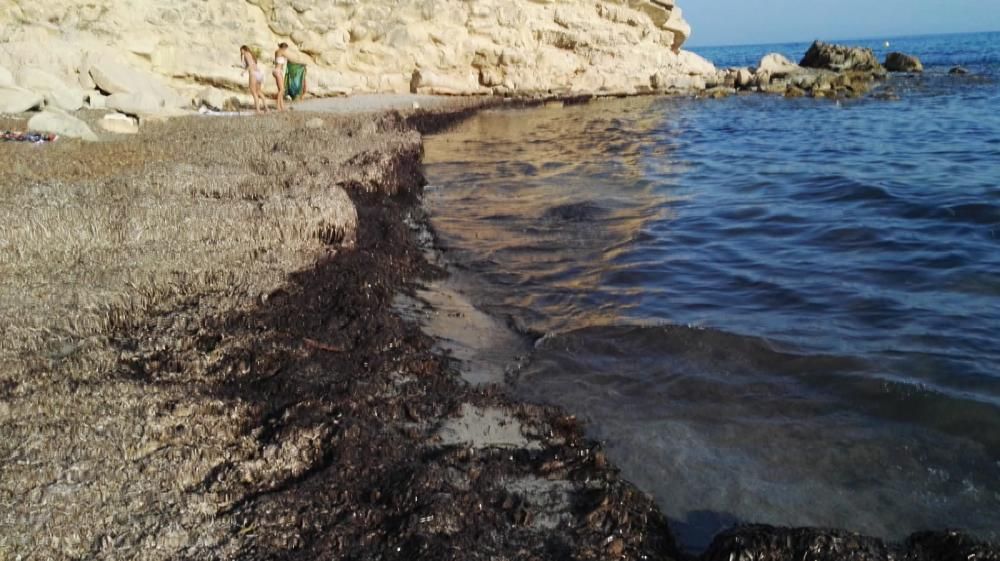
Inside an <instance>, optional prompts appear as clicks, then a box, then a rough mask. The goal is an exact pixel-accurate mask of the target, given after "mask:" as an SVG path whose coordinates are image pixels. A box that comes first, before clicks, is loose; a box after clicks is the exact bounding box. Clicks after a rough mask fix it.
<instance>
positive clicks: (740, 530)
mask: <svg viewBox="0 0 1000 561" xmlns="http://www.w3.org/2000/svg"><path fill="white" fill-rule="evenodd" d="M733 559H766V560H783V559H809V560H810V561H890V560H906V561H952V560H954V561H960V560H961V561H973V560H974V561H998V560H1000V549H998V548H997V547H996V546H995V545H991V544H988V543H986V542H982V541H979V540H976V539H974V538H972V537H970V536H968V535H966V534H963V533H961V532H954V531H943V532H918V533H916V534H913V535H911V536H910V537H909V538H908V539H907V540H906V541H905V542H904V543H902V544H899V545H890V544H886V543H885V542H883V541H882V540H880V539H877V538H872V537H868V536H863V535H861V534H856V533H853V532H847V531H844V530H831V529H823V528H778V527H774V526H767V525H764V524H753V525H747V526H739V527H736V528H732V529H730V530H727V531H725V532H722V533H721V534H719V535H718V536H716V537H715V539H714V540H713V541H712V544H711V545H710V546H709V548H708V550H707V551H705V553H704V554H702V556H701V557H700V561H730V560H733Z"/></svg>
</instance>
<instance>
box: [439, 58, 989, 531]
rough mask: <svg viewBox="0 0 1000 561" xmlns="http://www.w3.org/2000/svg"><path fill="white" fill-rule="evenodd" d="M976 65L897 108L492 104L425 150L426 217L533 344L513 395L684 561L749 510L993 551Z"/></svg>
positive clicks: (982, 127)
mask: <svg viewBox="0 0 1000 561" xmlns="http://www.w3.org/2000/svg"><path fill="white" fill-rule="evenodd" d="M994 43H995V44H1000V43H997V42H994ZM935 48H936V47H935ZM991 56H992V55H991ZM931 60H932V61H933V59H931ZM982 60H983V61H985V62H981V63H979V66H976V67H975V68H976V69H977V70H976V72H978V73H979V74H980V78H979V80H978V81H976V82H968V81H959V82H956V81H954V79H953V78H949V77H948V76H947V74H946V70H945V71H942V70H941V69H940V68H937V67H935V66H934V64H931V65H930V68H929V71H928V75H927V76H925V77H923V78H919V79H915V78H902V79H900V80H897V81H896V82H893V83H892V84H891V85H892V87H895V88H897V90H898V91H901V92H905V95H904V96H903V99H902V100H901V101H899V102H883V101H875V100H863V101H857V102H851V103H842V104H840V105H838V104H835V103H832V102H828V101H817V100H809V99H804V100H793V101H788V100H783V99H780V98H767V97H738V98H731V99H727V100H722V101H697V100H669V99H654V98H643V99H631V100H618V101H608V102H601V103H597V104H591V105H586V106H580V107H567V108H564V109H553V108H540V109H535V110H527V111H518V112H515V111H492V112H486V113H483V114H481V115H479V116H477V117H475V118H473V119H472V120H471V121H469V122H468V123H466V124H464V125H462V126H460V127H459V128H458V129H457V130H455V131H452V132H450V133H448V134H444V135H440V136H437V137H433V138H431V139H429V140H428V143H427V160H428V170H427V172H428V176H429V178H430V180H431V182H432V184H433V186H432V187H431V188H430V189H429V191H428V196H427V204H428V206H429V207H430V209H431V211H432V214H433V222H434V225H435V227H436V228H437V230H438V232H439V234H440V237H441V240H442V243H443V244H444V245H445V246H446V247H447V248H448V253H449V255H450V256H451V258H452V259H453V260H455V261H456V262H458V263H459V264H460V266H462V267H464V268H467V269H469V270H470V271H472V272H473V273H474V274H475V275H476V276H477V277H478V278H480V279H482V281H483V282H482V286H481V287H479V288H477V293H476V294H474V295H473V296H474V298H475V299H476V300H478V301H479V302H481V304H482V305H483V306H484V307H485V308H486V309H487V310H489V311H491V312H493V313H495V314H497V315H499V316H502V317H504V318H509V319H511V320H512V321H513V322H514V323H515V324H517V325H519V326H521V327H522V328H524V329H525V330H526V331H528V332H531V333H536V334H538V335H543V334H544V335H545V337H544V338H542V339H541V340H540V342H539V343H538V345H537V348H536V349H535V351H534V352H533V354H532V356H531V359H530V361H529V362H528V364H527V366H525V367H524V369H523V371H522V372H521V374H520V377H519V380H518V382H517V388H518V391H519V392H521V393H522V394H523V395H525V396H528V397H531V398H535V399H542V400H546V401H553V402H557V403H560V404H562V405H564V406H566V407H567V408H569V409H570V410H572V411H573V412H574V413H576V414H578V415H581V416H583V417H584V418H586V419H587V420H588V421H589V423H590V425H589V426H590V429H591V431H592V433H593V434H594V435H595V436H597V437H599V438H602V439H606V440H607V443H608V446H609V448H610V450H611V452H612V454H613V456H614V458H615V459H616V460H617V461H618V463H619V465H621V466H622V467H623V470H624V471H625V473H626V475H627V476H628V477H630V478H631V479H632V480H633V481H635V482H636V483H638V484H639V486H640V487H642V488H643V489H645V490H648V491H650V492H652V493H653V494H654V495H655V496H656V497H657V499H658V501H659V504H660V505H661V506H662V508H663V509H664V511H665V512H666V513H667V514H668V515H669V516H670V517H671V518H672V520H673V523H674V526H675V529H677V530H678V533H679V534H680V536H681V539H682V541H683V542H684V543H685V544H686V545H688V546H689V547H692V548H698V547H700V546H703V545H705V543H706V542H707V540H708V539H709V538H710V536H711V534H712V533H713V532H714V531H716V530H718V529H719V528H721V527H724V526H726V525H728V524H732V523H734V522H736V521H755V522H769V523H776V524H792V525H802V524H810V525H820V526H840V527H846V528H849V529H853V530H858V531H863V532H867V533H872V534H877V535H882V536H885V537H889V538H900V537H903V536H904V535H905V534H907V533H909V532H912V531H915V530H919V529H923V528H928V527H955V526H957V527H964V528H968V529H970V530H972V531H975V532H978V533H979V534H981V535H983V536H985V537H988V538H993V539H996V538H998V537H1000V536H998V535H997V531H998V530H997V529H998V528H1000V375H998V371H997V366H998V365H1000V343H998V338H997V336H996V329H997V326H1000V247H998V246H1000V240H998V236H997V234H998V230H1000V187H998V185H997V179H998V178H1000V158H997V153H996V146H997V145H998V139H1000V114H998V113H997V112H996V111H995V109H994V108H995V107H996V106H997V102H998V101H1000V95H998V89H997V88H996V84H995V81H994V78H995V76H996V73H995V67H996V66H995V65H996V61H997V57H996V56H994V57H993V58H992V59H991V58H989V56H985V55H984V56H983V57H982ZM990 61H992V62H990ZM925 62H927V61H925ZM991 65H992V66H991ZM991 69H992V70H991ZM991 72H992V73H991ZM948 80H952V81H948Z"/></svg>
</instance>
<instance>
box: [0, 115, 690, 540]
mask: <svg viewBox="0 0 1000 561" xmlns="http://www.w3.org/2000/svg"><path fill="white" fill-rule="evenodd" d="M464 110H465V109H462V110H458V111H457V112H454V113H449V112H448V111H442V112H440V113H437V114H428V113H416V114H410V115H408V116H405V117H404V116H401V115H399V114H398V113H389V114H379V115H375V116H365V117H354V116H347V117H334V116H330V115H322V116H317V115H315V114H311V115H305V114H301V115H300V114H290V115H271V116H265V117H258V118H221V117H220V118H214V117H189V118H184V119H175V120H171V121H168V122H165V123H161V124H154V125H149V126H148V127H147V128H146V130H144V131H143V133H142V134H141V135H140V136H139V137H137V138H130V139H129V140H127V141H108V142H99V143H82V142H73V141H60V142H57V143H55V144H52V145H47V146H44V145H43V146H29V145H25V146H20V145H19V146H4V147H3V148H4V150H9V151H10V154H11V156H12V159H11V161H14V162H17V164H16V166H15V167H14V169H13V172H14V173H11V174H7V175H5V183H4V185H3V188H4V191H5V196H4V201H5V208H4V213H5V214H7V218H6V220H5V229H4V231H3V234H4V235H3V240H4V244H5V245H4V261H3V267H4V269H5V270H4V274H3V278H4V284H3V287H2V288H3V292H2V297H3V303H4V314H5V315H6V316H8V317H11V318H15V320H14V322H13V323H11V324H8V325H7V326H5V328H4V334H3V335H4V341H5V346H4V349H3V350H4V353H3V369H2V384H0V388H2V394H0V399H2V401H0V403H2V408H0V413H2V416H0V422H2V425H0V426H2V431H3V438H2V439H0V441H2V443H3V444H2V450H0V456H2V457H3V458H4V465H5V470H4V476H3V478H2V480H0V497H2V501H3V503H4V504H5V505H7V508H6V512H5V514H4V516H3V518H2V519H0V552H2V554H3V556H4V557H10V558H16V557H17V556H31V557H34V556H38V557H55V558H68V557H76V558H80V557H82V558H93V557H99V558H104V559H130V558H142V559H176V558H192V559H193V558H199V559H204V558H231V559H273V558H316V557H319V556H328V557H333V558H344V557H351V558H400V559H412V558H455V559H473V558H484V559H485V558H491V557H492V556H493V555H494V554H497V553H502V554H505V555H507V554H516V555H517V556H518V557H520V558H547V557H548V556H549V555H550V554H551V552H554V551H558V552H561V553H560V555H562V554H565V555H572V556H573V557H576V558H602V557H603V556H605V555H606V554H607V552H609V551H610V552H613V553H616V554H618V555H621V554H624V553H629V554H630V555H633V554H634V555H640V554H641V555H647V556H652V557H658V558H661V557H664V556H669V555H671V554H672V552H673V543H672V541H671V538H670V534H669V531H668V530H667V529H666V525H665V520H664V518H663V517H662V515H660V514H659V513H658V512H657V511H656V510H655V509H654V508H653V507H652V504H651V501H650V499H649V498H648V497H647V496H645V495H644V494H642V493H641V492H639V491H638V490H636V489H635V488H634V487H632V486H631V485H629V484H628V483H626V482H624V481H623V480H621V479H620V478H619V477H618V476H617V475H616V472H615V470H614V469H613V467H611V466H610V465H609V463H608V462H607V459H606V457H605V456H604V454H603V452H602V451H601V450H600V447H599V446H597V445H596V444H595V443H593V442H590V441H587V440H586V439H584V438H583V436H582V432H581V431H580V428H579V426H578V423H577V422H576V421H575V420H574V419H573V418H572V417H569V416H567V415H565V414H564V413H562V412H561V411H559V410H558V409H555V408H550V407H544V406H536V405H526V404H522V403H518V402H516V401H513V400H511V399H510V398H509V397H508V396H506V395H505V393H504V392H503V391H502V390H501V389H498V388H497V387H484V388H475V387H472V386H469V385H468V384H466V383H464V382H463V381H462V379H461V377H460V376H459V374H458V373H457V371H456V369H455V368H454V367H453V366H449V361H448V360H447V359H446V358H445V357H444V356H443V355H442V354H441V353H440V352H439V351H435V350H433V349H432V347H433V345H434V342H433V341H432V340H431V339H430V338H429V337H428V336H427V335H425V334H423V333H422V332H421V331H420V330H419V328H418V327H417V324H416V323H415V322H412V321H411V322H406V321H403V320H402V319H401V317H400V313H399V312H398V311H396V309H395V308H394V307H393V302H394V298H395V295H396V293H397V292H411V293H412V292H413V291H414V290H415V288H416V287H417V286H418V284H419V283H421V282H424V281H428V280H430V279H433V278H436V277H439V276H441V274H442V272H441V269H440V267H438V266H435V265H433V264H431V263H429V262H428V261H427V260H426V259H425V257H424V255H425V250H426V248H422V247H420V246H419V244H418V242H417V241H416V236H415V233H414V230H413V229H412V227H411V226H412V225H415V224H419V223H421V222H422V221H423V218H422V211H421V209H420V207H419V205H418V204H417V201H418V200H419V193H420V190H421V188H422V187H423V179H422V177H423V176H422V175H421V172H420V155H421V143H420V137H419V134H418V131H417V130H416V128H415V127H421V128H423V129H426V130H431V129H435V128H439V127H441V126H443V125H444V124H447V122H449V121H450V120H453V119H456V118H460V117H461V116H462V115H463V114H464V113H463V111H464ZM316 118H320V119H323V120H324V121H325V122H324V124H323V126H321V127H316V126H315V122H314V124H313V128H310V127H307V126H306V122H307V121H309V120H310V119H316ZM408 123H413V124H408ZM556 527H560V528H562V527H565V528H566V530H560V531H559V532H553V529H554V528H556Z"/></svg>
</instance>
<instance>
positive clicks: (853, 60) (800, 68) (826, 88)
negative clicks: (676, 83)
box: [703, 41, 886, 99]
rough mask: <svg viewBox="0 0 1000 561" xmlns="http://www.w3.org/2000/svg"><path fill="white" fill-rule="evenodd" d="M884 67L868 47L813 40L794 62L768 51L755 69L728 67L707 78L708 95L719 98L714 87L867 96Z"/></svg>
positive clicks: (838, 96)
mask: <svg viewBox="0 0 1000 561" xmlns="http://www.w3.org/2000/svg"><path fill="white" fill-rule="evenodd" d="M885 74H886V72H885V69H884V68H882V65H881V64H879V62H878V59H876V58H875V54H874V52H873V51H872V50H871V49H862V48H856V47H844V46H841V45H828V44H826V43H821V42H819V41H817V42H815V43H813V45H812V46H811V47H810V48H809V52H807V53H806V56H805V57H804V58H803V59H802V64H801V65H799V64H795V63H794V62H792V61H790V60H788V59H787V58H785V57H784V56H782V55H780V54H777V53H772V54H769V55H767V56H765V57H764V58H762V59H761V60H760V63H759V64H758V65H757V67H756V68H730V69H727V70H723V71H721V72H719V73H718V74H717V75H716V76H715V78H714V80H708V81H706V82H707V85H708V90H707V91H710V92H712V94H711V95H709V94H704V95H703V97H721V96H722V95H723V94H722V93H721V92H719V90H718V88H726V89H729V90H736V91H740V92H760V93H769V94H774V95H782V96H785V97H804V96H808V97H813V98H830V99H845V98H852V97H862V96H864V95H867V94H868V93H869V92H871V91H872V89H873V88H874V86H875V83H876V81H877V80H879V79H881V78H884V77H885Z"/></svg>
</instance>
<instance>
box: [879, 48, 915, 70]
mask: <svg viewBox="0 0 1000 561" xmlns="http://www.w3.org/2000/svg"><path fill="white" fill-rule="evenodd" d="M885 69H886V70H888V71H889V72H923V71H924V65H923V64H921V62H920V59H919V58H917V57H915V56H912V55H908V54H905V53H898V52H892V53H889V54H887V55H886V56H885Z"/></svg>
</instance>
